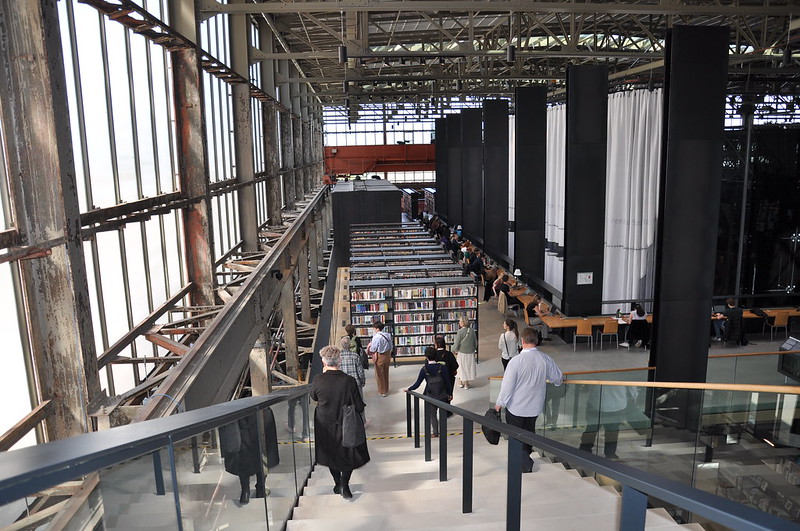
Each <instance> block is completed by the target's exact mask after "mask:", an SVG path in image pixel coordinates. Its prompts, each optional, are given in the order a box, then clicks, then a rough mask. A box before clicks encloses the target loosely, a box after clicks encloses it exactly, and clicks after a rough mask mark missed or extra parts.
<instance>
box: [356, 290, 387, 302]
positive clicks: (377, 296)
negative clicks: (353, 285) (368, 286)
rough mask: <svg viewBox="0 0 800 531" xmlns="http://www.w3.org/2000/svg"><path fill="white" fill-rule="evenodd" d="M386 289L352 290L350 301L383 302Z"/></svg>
mask: <svg viewBox="0 0 800 531" xmlns="http://www.w3.org/2000/svg"><path fill="white" fill-rule="evenodd" d="M387 291H388V290H387V289H386V288H384V289H374V290H353V291H352V292H351V293H350V300H351V301H383V300H386V294H387Z"/></svg>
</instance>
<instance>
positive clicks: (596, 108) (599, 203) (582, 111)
mask: <svg viewBox="0 0 800 531" xmlns="http://www.w3.org/2000/svg"><path fill="white" fill-rule="evenodd" d="M607 122H608V71H607V70H606V67H605V66H595V65H581V66H570V67H569V68H568V69H567V160H566V185H565V188H566V191H565V195H566V197H565V203H564V207H565V214H564V291H563V294H564V297H563V299H562V304H563V310H564V312H565V313H566V314H567V315H573V316H574V315H597V314H599V313H600V311H601V309H602V304H601V302H602V300H603V246H604V243H603V241H604V236H605V233H604V228H605V213H606V204H605V198H606V136H607V127H608V126H607ZM587 275H590V276H591V279H590V282H589V280H587V278H586V276H587ZM579 277H583V278H579Z"/></svg>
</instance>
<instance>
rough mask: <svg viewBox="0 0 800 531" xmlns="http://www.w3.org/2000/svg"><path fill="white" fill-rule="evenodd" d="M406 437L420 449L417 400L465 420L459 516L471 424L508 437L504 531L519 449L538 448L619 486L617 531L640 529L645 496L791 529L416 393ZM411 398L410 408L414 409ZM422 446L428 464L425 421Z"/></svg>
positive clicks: (750, 529) (467, 496)
mask: <svg viewBox="0 0 800 531" xmlns="http://www.w3.org/2000/svg"><path fill="white" fill-rule="evenodd" d="M406 393H407V394H406V424H407V432H408V433H407V434H408V436H409V437H410V438H411V437H413V439H414V447H415V448H419V447H420V430H419V416H420V401H423V402H424V403H425V407H435V408H438V409H439V410H440V412H441V411H451V412H453V413H454V414H455V415H458V416H460V417H462V418H463V421H464V424H463V432H464V433H463V465H462V473H463V478H462V485H463V487H462V502H461V507H462V509H461V510H462V512H463V513H471V512H472V502H473V500H472V490H473V489H472V486H473V477H472V460H473V435H474V429H473V427H474V425H475V424H478V425H481V426H486V427H488V428H491V429H492V430H495V431H498V432H500V433H501V434H503V435H506V436H507V437H508V462H507V473H508V480H507V481H508V483H507V494H506V529H507V530H508V531H518V530H519V529H520V514H521V508H522V499H521V493H522V444H523V443H526V444H530V445H531V446H533V447H535V448H538V449H541V450H543V451H545V452H548V453H549V454H551V455H553V456H555V457H557V458H559V459H561V460H563V461H565V462H568V463H570V464H571V465H572V466H575V467H580V468H584V469H587V470H590V471H592V472H595V473H597V474H602V475H604V476H607V477H609V478H611V479H612V480H614V481H617V482H619V483H620V484H621V485H622V506H621V511H620V519H619V529H620V530H625V531H631V530H637V529H644V524H645V516H646V510H647V505H648V503H647V502H648V497H649V496H652V497H654V498H656V499H659V500H661V501H664V502H666V503H669V504H671V505H673V506H675V507H678V508H680V509H684V510H687V511H690V512H692V513H694V514H696V515H699V516H701V517H703V518H707V519H708V520H710V521H712V522H716V523H719V524H722V525H724V526H727V527H730V528H732V529H737V530H743V531H755V530H768V529H769V530H777V529H788V528H789V527H791V526H792V525H793V524H792V523H791V522H789V521H787V520H784V519H781V518H779V517H777V516H773V515H770V514H767V513H764V512H761V511H759V510H757V509H753V508H750V507H745V506H744V505H740V504H738V503H736V502H733V501H731V500H727V499H725V498H720V497H719V496H715V495H713V494H710V493H708V492H704V491H702V490H699V489H696V488H694V487H691V486H688V485H684V484H682V483H678V482H677V481H672V480H669V479H665V478H663V477H660V476H657V475H655V474H651V473H649V472H644V471H641V470H638V469H635V468H632V467H630V466H627V465H624V464H621V463H617V462H614V461H611V460H609V459H604V458H602V457H599V456H595V455H593V454H591V453H588V452H585V451H582V450H579V449H577V448H574V447H571V446H567V445H565V444H563V443H560V442H557V441H553V440H551V439H548V438H546V437H542V436H541V435H536V434H535V433H532V432H529V431H525V430H520V429H519V428H516V427H515V426H511V425H510V424H506V423H504V422H500V421H497V420H493V419H490V418H487V417H484V416H483V415H480V414H478V413H474V412H472V411H468V410H466V409H462V408H460V407H457V406H453V405H451V404H447V403H445V402H442V401H439V400H436V399H433V398H431V397H428V396H424V395H422V394H420V393H417V392H414V391H406ZM412 397H413V404H412ZM425 419H426V420H425V422H423V425H424V428H423V430H424V439H425V442H424V447H425V450H424V451H425V461H431V460H432V453H431V447H432V437H431V429H430V424H429V423H428V422H427V416H426V417H425ZM438 421H439V434H440V435H439V438H438V441H439V460H440V462H439V481H447V415H445V414H439V415H438Z"/></svg>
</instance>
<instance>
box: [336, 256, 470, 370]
mask: <svg viewBox="0 0 800 531" xmlns="http://www.w3.org/2000/svg"><path fill="white" fill-rule="evenodd" d="M354 269H357V268H351V270H350V274H351V280H350V306H351V307H350V318H351V321H352V322H353V324H354V325H355V326H356V330H357V333H358V335H359V336H360V337H371V335H372V330H371V328H372V322H373V320H374V319H376V318H380V319H382V320H383V322H384V323H385V324H386V328H384V330H387V331H389V333H391V334H392V338H393V340H394V347H395V362H397V360H398V359H402V358H411V357H419V356H423V355H424V354H425V348H426V347H429V346H432V345H433V339H434V336H435V334H439V333H440V334H443V335H444V336H445V342H447V343H448V344H452V343H453V340H454V338H455V333H456V332H457V331H458V318H459V317H460V316H461V315H462V314H466V315H467V317H468V318H469V319H470V320H471V321H472V322H473V326H474V327H475V329H476V330H477V308H478V297H477V295H478V292H477V286H476V285H475V284H474V282H473V281H472V280H471V279H469V278H466V277H434V278H395V279H379V280H354V278H355V277H353V276H352V275H353V271H354ZM373 305H379V306H373Z"/></svg>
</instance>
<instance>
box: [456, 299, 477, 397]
mask: <svg viewBox="0 0 800 531" xmlns="http://www.w3.org/2000/svg"><path fill="white" fill-rule="evenodd" d="M458 324H459V326H460V327H461V328H460V329H459V331H458V333H457V334H456V340H455V342H454V343H453V351H454V352H455V353H456V355H457V357H458V375H459V380H458V386H459V387H463V388H465V389H469V383H470V382H471V381H472V380H474V379H475V378H476V377H477V374H478V366H477V352H478V335H477V334H476V333H475V330H473V329H472V327H471V326H470V324H469V319H467V317H466V316H465V315H462V316H461V318H460V319H459V320H458Z"/></svg>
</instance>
